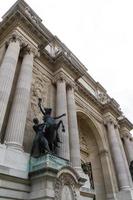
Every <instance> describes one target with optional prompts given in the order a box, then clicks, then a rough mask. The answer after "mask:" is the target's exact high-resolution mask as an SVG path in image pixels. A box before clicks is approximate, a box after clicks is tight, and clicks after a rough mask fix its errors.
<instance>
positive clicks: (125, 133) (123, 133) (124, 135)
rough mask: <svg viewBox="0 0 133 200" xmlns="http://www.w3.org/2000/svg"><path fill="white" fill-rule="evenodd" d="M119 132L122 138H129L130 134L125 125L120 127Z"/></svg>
mask: <svg viewBox="0 0 133 200" xmlns="http://www.w3.org/2000/svg"><path fill="white" fill-rule="evenodd" d="M120 133H121V136H122V138H125V139H126V138H130V137H131V134H130V131H129V130H128V129H127V128H126V127H120Z"/></svg>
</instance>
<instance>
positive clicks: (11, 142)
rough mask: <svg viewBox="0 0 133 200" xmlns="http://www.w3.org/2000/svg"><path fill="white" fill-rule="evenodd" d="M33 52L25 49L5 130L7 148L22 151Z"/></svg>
mask: <svg viewBox="0 0 133 200" xmlns="http://www.w3.org/2000/svg"><path fill="white" fill-rule="evenodd" d="M32 68H33V52H32V51H30V49H27V51H26V53H25V55H24V57H23V61H22V65H21V69H20V73H19V77H18V81H17V86H16V91H15V95H14V99H13V104H12V108H11V112H10V116H9V120H8V124H7V129H6V141H5V142H6V144H7V146H9V147H12V148H16V149H18V150H22V145H23V137H24V129H25V123H26V116H27V110H28V103H29V97H30V87H31V81H32Z"/></svg>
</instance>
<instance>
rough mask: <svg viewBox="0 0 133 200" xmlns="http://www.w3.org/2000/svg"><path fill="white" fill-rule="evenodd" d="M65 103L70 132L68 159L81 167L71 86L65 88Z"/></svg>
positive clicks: (74, 165) (73, 164) (75, 165)
mask: <svg viewBox="0 0 133 200" xmlns="http://www.w3.org/2000/svg"><path fill="white" fill-rule="evenodd" d="M67 103H68V121H69V133H70V160H71V162H72V166H73V167H75V168H81V161H80V144H79V132H78V124H77V115H76V105H75V99H74V89H73V88H68V90H67Z"/></svg>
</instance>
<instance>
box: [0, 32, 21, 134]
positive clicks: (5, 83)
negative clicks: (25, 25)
mask: <svg viewBox="0 0 133 200" xmlns="http://www.w3.org/2000/svg"><path fill="white" fill-rule="evenodd" d="M19 52H20V40H19V38H17V36H15V35H13V36H12V38H11V39H10V42H9V45H8V48H7V50H6V52H5V55H4V58H3V62H2V64H1V67H0V137H1V129H2V125H3V121H4V117H5V113H6V109H7V105H8V101H9V97H10V93H11V89H12V84H13V80H14V76H15V71H16V66H17V61H18V56H19Z"/></svg>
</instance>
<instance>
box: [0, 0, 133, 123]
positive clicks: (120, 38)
mask: <svg viewBox="0 0 133 200" xmlns="http://www.w3.org/2000/svg"><path fill="white" fill-rule="evenodd" d="M14 2H15V0H0V17H1V16H2V15H3V14H4V13H5V12H6V11H7V10H8V9H9V8H10V6H11V5H12V4H13V3H14ZM26 2H27V3H28V4H29V5H30V6H31V7H32V8H33V10H34V11H35V12H36V13H37V14H38V15H39V16H40V17H41V18H42V20H43V24H44V25H45V26H46V27H47V28H48V29H49V30H50V31H51V32H52V33H53V34H54V35H57V36H58V37H59V38H60V40H61V41H62V42H63V43H65V44H66V45H67V46H68V48H69V49H70V50H71V51H72V52H73V53H74V54H75V55H76V56H77V57H78V58H79V59H80V61H81V62H82V63H83V64H84V65H85V66H86V67H87V68H88V73H89V74H90V75H91V76H92V77H93V78H94V79H95V81H98V82H100V83H101V84H102V85H103V87H104V88H105V89H106V90H107V92H108V94H109V95H110V96H111V97H113V98H115V99H116V100H117V102H118V103H119V104H120V106H121V109H122V111H123V112H124V114H125V116H126V117H127V118H129V120H131V122H133V104H132V102H133V86H132V85H133V79H132V76H133V1H132V0H56V1H55V0H26Z"/></svg>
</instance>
